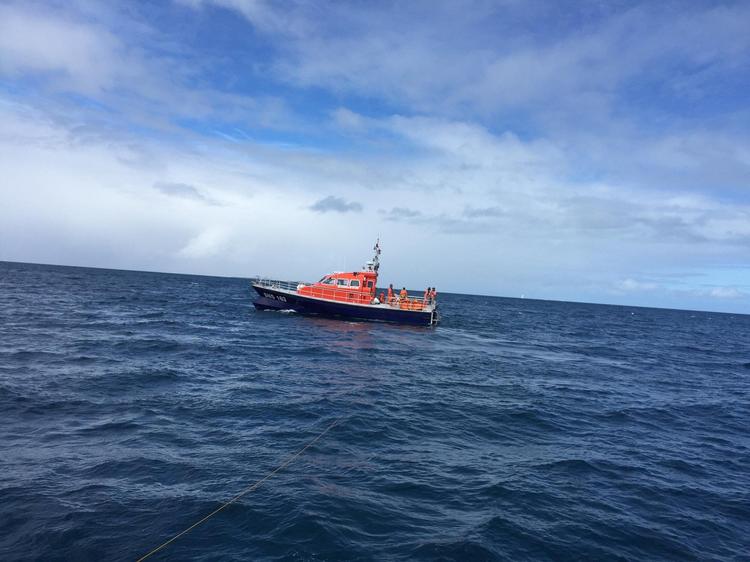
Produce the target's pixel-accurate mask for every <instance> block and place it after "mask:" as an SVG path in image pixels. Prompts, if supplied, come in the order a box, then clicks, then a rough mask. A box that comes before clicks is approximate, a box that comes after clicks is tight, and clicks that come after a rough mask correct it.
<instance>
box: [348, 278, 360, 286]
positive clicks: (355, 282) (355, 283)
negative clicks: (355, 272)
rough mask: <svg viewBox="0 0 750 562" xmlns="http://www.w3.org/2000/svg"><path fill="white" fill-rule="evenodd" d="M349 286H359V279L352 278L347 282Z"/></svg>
mask: <svg viewBox="0 0 750 562" xmlns="http://www.w3.org/2000/svg"><path fill="white" fill-rule="evenodd" d="M349 286H350V287H359V279H352V280H351V282H350V283H349Z"/></svg>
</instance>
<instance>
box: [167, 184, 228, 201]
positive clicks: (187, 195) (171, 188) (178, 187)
mask: <svg viewBox="0 0 750 562" xmlns="http://www.w3.org/2000/svg"><path fill="white" fill-rule="evenodd" d="M154 189H156V190H157V191H159V192H161V193H163V194H164V195H169V196H171V197H181V198H183V199H192V200H193V201H200V202H202V203H209V204H211V205H216V204H217V203H216V202H215V201H213V199H209V198H208V197H206V196H205V195H203V194H202V193H201V192H200V191H198V190H197V189H196V188H195V187H194V186H192V185H189V184H186V183H172V182H161V181H159V182H156V183H155V184H154Z"/></svg>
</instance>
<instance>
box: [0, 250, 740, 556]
mask: <svg viewBox="0 0 750 562" xmlns="http://www.w3.org/2000/svg"><path fill="white" fill-rule="evenodd" d="M438 290H440V287H438ZM467 290H471V288H470V287H467ZM254 296H255V295H254V294H253V293H252V292H251V289H250V285H249V283H248V281H247V280H243V279H234V278H219V277H203V276H192V275H173V274H161V273H143V272H131V271H114V270H104V269H87V268H74V267H57V266H44V265H30V264H17V263H0V420H1V423H0V559H2V560H18V559H39V560H76V561H84V560H135V559H138V558H139V557H141V556H143V555H145V554H146V553H148V552H149V551H151V550H152V549H154V548H155V547H157V546H159V545H160V544H162V543H164V542H165V541H166V540H168V539H169V538H170V537H172V536H174V535H176V534H177V533H179V532H181V531H183V530H184V529H186V528H187V527H189V526H190V525H192V524H193V523H195V522H196V521H198V520H200V519H201V518H202V517H204V516H205V515H207V514H208V513H210V512H212V511H213V510H215V509H216V508H217V507H219V506H220V505H221V504H222V503H223V502H226V501H228V500H229V499H231V498H233V497H234V496H236V495H237V494H239V493H240V492H242V491H243V490H246V489H247V487H248V486H250V485H252V484H253V483H254V482H257V481H259V480H261V479H263V478H264V477H266V476H267V475H269V473H271V472H272V471H273V470H274V469H275V468H276V467H278V466H279V465H280V464H282V463H283V462H284V461H285V459H288V458H289V455H292V454H293V453H295V452H297V451H299V450H300V449H302V448H303V447H304V446H305V445H306V444H308V443H309V442H310V441H311V440H313V439H314V438H315V437H316V436H318V435H320V434H321V433H323V432H324V431H325V430H326V429H327V428H329V427H330V426H331V425H332V424H334V426H333V427H330V429H329V431H327V432H326V433H324V434H323V435H322V437H320V439H319V440H318V441H316V442H315V443H313V444H312V445H311V446H309V448H308V449H306V450H305V451H304V453H302V454H301V455H300V456H299V457H297V458H296V459H294V460H293V461H292V462H291V463H290V464H288V466H286V467H285V468H283V470H281V471H279V472H278V473H277V474H275V475H273V476H272V477H271V478H269V479H267V480H265V481H264V482H263V483H262V485H261V486H259V487H258V488H257V489H255V490H253V491H252V492H249V493H247V494H246V495H244V496H243V497H242V498H240V499H238V500H237V501H236V502H235V503H233V504H232V505H229V506H228V507H226V509H224V510H222V511H221V512H219V513H217V514H216V515H215V516H213V517H211V518H210V519H208V520H206V521H205V522H204V523H203V524H201V525H199V526H197V527H195V528H193V529H192V530H191V531H190V532H188V533H186V534H185V535H183V536H181V537H180V538H178V539H177V540H175V541H174V542H172V543H171V544H169V545H168V546H166V547H165V548H164V549H163V550H161V551H159V552H157V553H156V554H154V555H153V556H152V557H151V558H150V559H149V560H186V559H190V560H315V561H322V560H513V561H515V560H529V559H533V560H750V554H749V553H750V429H749V428H750V316H746V315H731V314H719V313H708V312H690V311H677V310H661V309H648V308H636V307H624V306H603V305H591V304H577V303H567V302H550V301H537V300H528V299H527V300H521V299H509V298H495V297H484V296H469V295H454V294H444V293H440V294H439V303H440V310H441V313H442V323H441V324H440V325H439V326H438V327H437V328H420V327H404V326H397V325H389V324H378V323H365V322H348V321H341V320H331V319H323V318H314V317H304V316H299V315H296V314H294V313H279V312H256V311H255V310H254V309H253V307H252V305H251V299H252V298H253V297H254Z"/></svg>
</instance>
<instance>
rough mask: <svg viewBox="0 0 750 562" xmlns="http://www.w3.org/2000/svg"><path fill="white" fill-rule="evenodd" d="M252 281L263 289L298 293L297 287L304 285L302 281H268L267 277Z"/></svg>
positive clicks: (256, 278)
mask: <svg viewBox="0 0 750 562" xmlns="http://www.w3.org/2000/svg"><path fill="white" fill-rule="evenodd" d="M250 281H251V282H252V283H254V284H256V285H260V286H261V287H268V288H269V289H283V290H286V291H296V290H297V287H298V286H299V285H300V284H301V283H302V282H301V281H281V280H279V279H267V278H265V277H254V278H252V279H251V280H250Z"/></svg>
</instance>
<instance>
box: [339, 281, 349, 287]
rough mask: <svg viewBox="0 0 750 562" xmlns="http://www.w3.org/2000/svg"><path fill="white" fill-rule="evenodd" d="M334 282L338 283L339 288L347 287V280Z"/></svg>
mask: <svg viewBox="0 0 750 562" xmlns="http://www.w3.org/2000/svg"><path fill="white" fill-rule="evenodd" d="M336 282H337V283H338V285H339V287H346V286H348V285H349V283H348V280H347V279H337V281H336Z"/></svg>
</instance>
